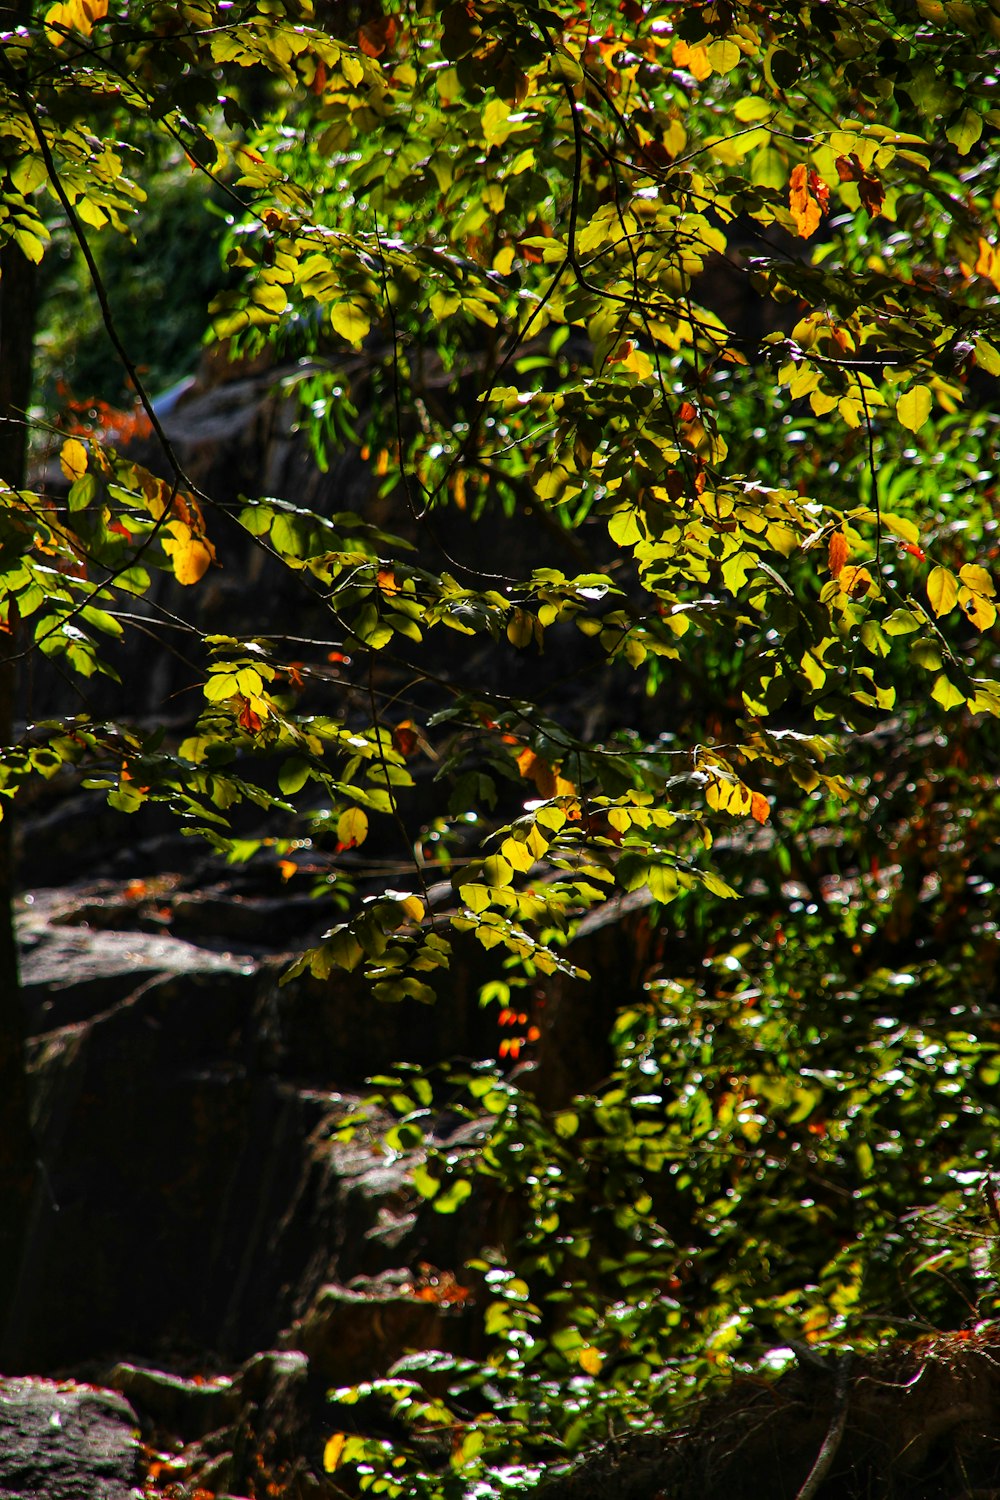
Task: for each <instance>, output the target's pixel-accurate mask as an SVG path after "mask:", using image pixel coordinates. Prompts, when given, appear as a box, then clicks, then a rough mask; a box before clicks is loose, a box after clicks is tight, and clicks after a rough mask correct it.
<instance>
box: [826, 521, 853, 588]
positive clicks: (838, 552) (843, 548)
mask: <svg viewBox="0 0 1000 1500" xmlns="http://www.w3.org/2000/svg"><path fill="white" fill-rule="evenodd" d="M847 552H848V547H847V538H846V536H845V535H844V533H843V532H842V531H835V532H834V533H833V535H832V536H831V538H830V548H829V553H828V561H829V565H830V572H831V573H832V574H833V576H834V578H839V577H840V574H841V571H842V569H843V566H844V564H845V563H846V561H847Z"/></svg>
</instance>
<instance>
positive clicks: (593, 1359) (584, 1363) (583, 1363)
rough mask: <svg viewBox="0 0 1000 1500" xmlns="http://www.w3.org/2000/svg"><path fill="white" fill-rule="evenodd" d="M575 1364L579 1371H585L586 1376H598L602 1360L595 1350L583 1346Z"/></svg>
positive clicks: (586, 1345) (587, 1345) (588, 1346)
mask: <svg viewBox="0 0 1000 1500" xmlns="http://www.w3.org/2000/svg"><path fill="white" fill-rule="evenodd" d="M577 1363H578V1364H579V1366H580V1369H581V1370H585V1371H586V1372H587V1374H588V1375H600V1373H601V1368H602V1366H603V1364H604V1358H603V1356H602V1355H601V1354H600V1353H599V1352H598V1351H597V1350H596V1349H592V1348H591V1346H590V1345H589V1344H585V1345H584V1346H583V1348H582V1349H581V1350H580V1352H579V1354H578V1355H577Z"/></svg>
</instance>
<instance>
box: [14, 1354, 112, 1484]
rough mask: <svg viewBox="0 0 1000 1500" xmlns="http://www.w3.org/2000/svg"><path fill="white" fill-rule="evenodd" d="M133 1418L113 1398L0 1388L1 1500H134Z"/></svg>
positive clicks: (26, 1384)
mask: <svg viewBox="0 0 1000 1500" xmlns="http://www.w3.org/2000/svg"><path fill="white" fill-rule="evenodd" d="M137 1427H138V1422H137V1420H136V1415H135V1412H134V1411H133V1410H132V1408H131V1407H130V1406H129V1405H128V1403H127V1402H126V1401H123V1400H122V1398H121V1396H118V1395H115V1394H114V1392H112V1391H104V1390H97V1389H95V1388H93V1387H88V1386H82V1385H74V1384H63V1385H57V1384H55V1383H54V1382H53V1381H49V1380H37V1379H28V1380H0V1496H2V1497H4V1500H141V1491H140V1489H139V1488H138V1483H139V1469H140V1450H139V1445H138V1442H137V1438H136V1428H137Z"/></svg>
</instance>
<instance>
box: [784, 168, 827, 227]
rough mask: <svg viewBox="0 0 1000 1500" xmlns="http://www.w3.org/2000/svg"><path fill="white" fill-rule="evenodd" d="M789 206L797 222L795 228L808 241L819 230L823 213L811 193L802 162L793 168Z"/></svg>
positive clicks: (789, 188)
mask: <svg viewBox="0 0 1000 1500" xmlns="http://www.w3.org/2000/svg"><path fill="white" fill-rule="evenodd" d="M788 206H789V208H790V209H791V213H792V218H793V219H794V220H795V228H796V229H797V230H798V233H799V234H800V235H801V236H802V238H803V239H804V240H807V239H808V238H809V236H810V235H811V234H815V233H816V230H817V229H818V228H819V223H820V220H821V219H822V217H823V211H822V209H821V208H820V206H819V204H818V203H817V201H816V199H815V198H814V197H813V195H812V193H811V192H810V191H809V177H808V173H807V171H806V168H805V166H804V165H803V163H802V162H799V164H798V166H797V167H793V168H792V175H791V178H790V179H789V183H788Z"/></svg>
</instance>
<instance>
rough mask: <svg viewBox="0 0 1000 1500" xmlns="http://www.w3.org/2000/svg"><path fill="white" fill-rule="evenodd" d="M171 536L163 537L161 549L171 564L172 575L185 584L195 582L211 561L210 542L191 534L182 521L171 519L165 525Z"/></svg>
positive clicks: (201, 576)
mask: <svg viewBox="0 0 1000 1500" xmlns="http://www.w3.org/2000/svg"><path fill="white" fill-rule="evenodd" d="M167 529H168V531H172V532H173V534H174V535H173V538H171V537H164V538H163V550H164V552H165V553H166V554H167V556H168V557H169V558H170V561H171V563H172V564H173V569H174V577H175V578H176V579H177V582H178V583H182V584H185V585H188V584H192V583H197V582H198V581H199V580H200V579H201V578H203V577H204V576H205V574H206V573H207V571H208V569H209V567H210V566H211V563H212V558H213V553H212V548H211V546H210V544H209V543H208V542H206V541H203V540H202V539H201V538H200V537H196V536H193V535H192V533H191V528H190V527H189V526H185V525H184V523H183V521H171V522H170V524H169V526H168V527H167Z"/></svg>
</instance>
